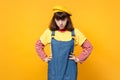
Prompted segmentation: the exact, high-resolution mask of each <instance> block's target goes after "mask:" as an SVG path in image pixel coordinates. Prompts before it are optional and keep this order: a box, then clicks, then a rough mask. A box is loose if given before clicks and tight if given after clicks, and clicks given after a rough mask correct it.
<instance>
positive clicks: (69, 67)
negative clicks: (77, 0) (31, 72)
mask: <svg viewBox="0 0 120 80" xmlns="http://www.w3.org/2000/svg"><path fill="white" fill-rule="evenodd" d="M71 34H72V35H71V36H74V35H75V34H74V31H71ZM51 36H53V37H52V39H51V51H52V59H51V61H49V62H48V80H77V64H76V62H75V61H74V60H70V59H69V55H70V54H71V52H73V51H74V39H71V40H70V41H59V40H56V39H55V38H54V36H55V31H52V34H51Z"/></svg>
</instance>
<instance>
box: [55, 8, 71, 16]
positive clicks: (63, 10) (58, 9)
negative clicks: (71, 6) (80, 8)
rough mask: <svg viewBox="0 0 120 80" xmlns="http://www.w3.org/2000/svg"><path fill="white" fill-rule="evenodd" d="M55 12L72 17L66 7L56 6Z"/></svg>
mask: <svg viewBox="0 0 120 80" xmlns="http://www.w3.org/2000/svg"><path fill="white" fill-rule="evenodd" d="M53 12H54V13H55V12H66V13H68V14H69V15H70V16H72V14H71V12H70V11H69V10H67V9H66V8H65V7H63V6H55V7H53Z"/></svg>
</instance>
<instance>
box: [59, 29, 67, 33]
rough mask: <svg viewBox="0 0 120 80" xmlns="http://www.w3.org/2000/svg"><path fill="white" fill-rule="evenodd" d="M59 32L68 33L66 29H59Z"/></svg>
mask: <svg viewBox="0 0 120 80" xmlns="http://www.w3.org/2000/svg"><path fill="white" fill-rule="evenodd" d="M58 31H61V32H64V31H66V29H59V30H58Z"/></svg>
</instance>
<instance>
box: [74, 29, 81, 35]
mask: <svg viewBox="0 0 120 80" xmlns="http://www.w3.org/2000/svg"><path fill="white" fill-rule="evenodd" d="M74 32H75V34H82V32H81V31H80V30H79V29H77V28H75V29H74Z"/></svg>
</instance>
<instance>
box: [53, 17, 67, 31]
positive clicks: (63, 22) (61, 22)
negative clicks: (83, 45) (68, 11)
mask: <svg viewBox="0 0 120 80" xmlns="http://www.w3.org/2000/svg"><path fill="white" fill-rule="evenodd" d="M55 22H56V24H57V26H58V27H59V29H64V28H65V26H66V24H67V18H65V19H64V20H61V19H60V20H57V19H55Z"/></svg>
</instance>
